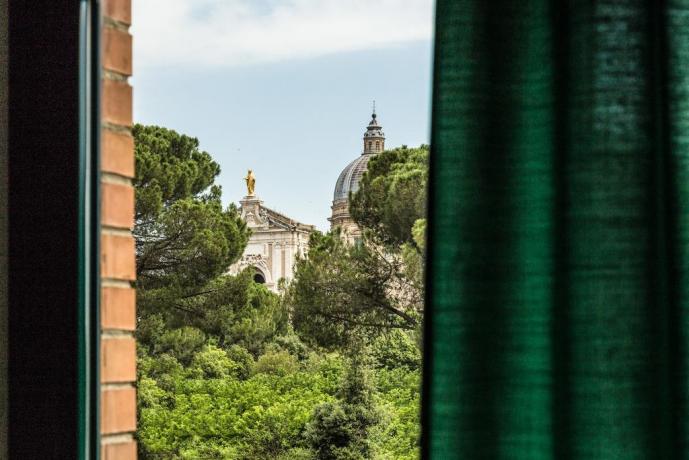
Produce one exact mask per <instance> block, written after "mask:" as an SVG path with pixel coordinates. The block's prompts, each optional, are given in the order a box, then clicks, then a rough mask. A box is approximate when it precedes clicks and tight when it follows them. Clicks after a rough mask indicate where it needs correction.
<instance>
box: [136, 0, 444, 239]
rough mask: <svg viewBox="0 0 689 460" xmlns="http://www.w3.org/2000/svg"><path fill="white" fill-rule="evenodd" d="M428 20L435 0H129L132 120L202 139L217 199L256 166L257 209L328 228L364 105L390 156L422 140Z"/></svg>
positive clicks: (236, 195) (229, 197)
mask: <svg viewBox="0 0 689 460" xmlns="http://www.w3.org/2000/svg"><path fill="white" fill-rule="evenodd" d="M161 11H162V12H164V14H160V12H161ZM431 18H432V2H431V1H430V0H378V1H377V2H369V1H364V0H138V1H136V2H134V27H133V28H132V32H133V35H134V56H135V60H134V74H135V75H134V77H133V79H132V83H133V85H134V117H135V120H136V121H137V122H139V123H144V124H157V125H161V126H166V127H169V128H173V129H175V130H177V131H179V132H182V133H185V134H188V135H191V136H194V137H197V138H199V140H200V143H201V148H202V149H204V150H206V151H208V152H209V153H210V154H211V155H212V156H213V157H214V158H215V159H216V161H218V163H220V166H221V169H222V173H221V175H220V177H219V180H218V182H219V183H220V184H221V185H222V187H223V199H224V201H225V202H226V203H229V202H231V201H235V202H236V201H238V200H239V199H241V197H242V196H244V195H245V194H246V188H245V186H244V181H243V180H242V178H243V177H244V176H245V175H246V171H247V169H249V168H251V169H253V170H254V174H255V175H256V194H257V195H258V196H259V197H260V198H261V199H262V200H263V201H264V203H265V205H266V206H268V207H271V208H273V209H275V210H278V211H280V212H282V213H285V214H287V215H289V216H290V217H292V218H294V219H297V220H300V221H302V222H304V223H310V224H314V225H316V226H317V227H318V228H320V229H327V227H328V222H327V220H326V219H327V217H328V216H329V215H330V204H331V201H332V193H333V188H334V186H335V181H336V179H337V176H338V174H339V172H340V171H341V170H342V168H344V166H346V165H347V164H348V163H349V162H350V161H351V160H353V159H354V158H356V157H357V156H358V155H359V154H360V153H361V146H362V144H361V137H362V134H363V132H364V130H365V127H366V124H367V123H368V121H369V119H370V112H371V101H372V100H373V99H375V100H376V107H377V112H378V119H379V121H380V123H381V124H382V125H383V128H384V131H385V133H386V136H387V140H386V145H387V146H388V147H394V146H398V145H402V144H407V145H410V146H412V145H418V144H421V143H428V139H429V109H430V91H431V81H430V77H431V64H432V62H431V61H432V59H431V55H432V44H431V35H432V30H431V27H432V20H431ZM232 24H238V25H239V24H241V26H237V27H232Z"/></svg>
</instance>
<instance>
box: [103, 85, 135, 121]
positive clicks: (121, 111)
mask: <svg viewBox="0 0 689 460" xmlns="http://www.w3.org/2000/svg"><path fill="white" fill-rule="evenodd" d="M102 103H103V121H104V122H108V123H112V124H115V125H122V126H131V125H132V87H131V86H129V84H127V83H126V82H123V81H117V80H111V79H109V78H106V79H104V80H103V101H102Z"/></svg>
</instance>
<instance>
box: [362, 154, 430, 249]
mask: <svg viewBox="0 0 689 460" xmlns="http://www.w3.org/2000/svg"><path fill="white" fill-rule="evenodd" d="M428 157H429V147H428V146H427V145H422V146H420V147H418V148H408V147H406V146H403V147H399V148H396V149H392V150H386V151H384V152H382V153H380V154H378V155H376V156H375V157H373V158H371V160H370V161H369V162H368V166H367V171H366V173H364V176H363V177H362V179H361V183H360V185H359V190H358V191H357V192H356V193H355V194H354V195H353V196H352V197H351V198H350V205H349V212H350V214H351V216H352V218H353V219H354V220H355V221H356V222H357V223H358V224H359V226H360V227H361V228H363V229H368V230H371V231H372V232H373V233H374V234H375V235H376V239H377V240H379V241H382V242H384V243H385V244H391V245H401V244H404V243H410V244H417V243H416V242H415V240H414V237H413V233H412V227H413V226H414V223H415V222H416V221H417V220H418V219H423V218H425V217H426V188H427V182H428Z"/></svg>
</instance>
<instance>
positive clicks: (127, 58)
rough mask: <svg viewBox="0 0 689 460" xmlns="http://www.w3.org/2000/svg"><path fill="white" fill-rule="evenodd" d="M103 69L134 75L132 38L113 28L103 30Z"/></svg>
mask: <svg viewBox="0 0 689 460" xmlns="http://www.w3.org/2000/svg"><path fill="white" fill-rule="evenodd" d="M103 67H104V68H106V69H108V70H112V71H114V72H119V73H121V74H124V75H131V74H132V36H131V35H129V34H128V33H127V32H125V31H123V30H119V29H115V28H112V27H104V28H103Z"/></svg>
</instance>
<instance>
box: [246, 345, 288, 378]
mask: <svg viewBox="0 0 689 460" xmlns="http://www.w3.org/2000/svg"><path fill="white" fill-rule="evenodd" d="M297 369H299V363H298V362H297V359H296V358H295V357H294V356H292V355H290V354H289V353H288V352H286V351H269V352H267V353H266V354H264V355H262V356H261V357H260V358H258V360H257V361H256V364H255V365H254V369H253V372H254V374H271V375H277V376H285V375H288V374H292V373H294V372H296V371H297Z"/></svg>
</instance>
